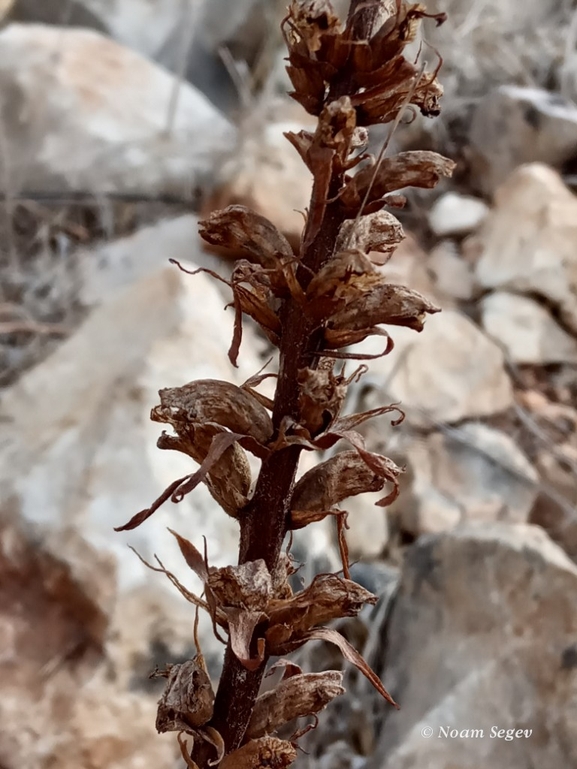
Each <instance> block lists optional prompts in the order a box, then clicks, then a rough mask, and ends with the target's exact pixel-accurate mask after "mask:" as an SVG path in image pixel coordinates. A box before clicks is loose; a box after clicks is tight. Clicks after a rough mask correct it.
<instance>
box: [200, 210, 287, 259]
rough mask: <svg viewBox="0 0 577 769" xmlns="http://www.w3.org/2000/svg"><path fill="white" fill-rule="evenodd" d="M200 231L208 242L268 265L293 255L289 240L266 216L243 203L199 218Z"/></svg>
mask: <svg viewBox="0 0 577 769" xmlns="http://www.w3.org/2000/svg"><path fill="white" fill-rule="evenodd" d="M199 234H200V236H201V237H202V238H203V239H204V240H206V241H207V242H208V243H211V244H212V245H214V246H219V247H221V248H226V249H229V250H231V251H233V252H234V253H236V254H237V255H242V256H244V258H246V259H249V261H252V262H256V263H257V264H260V265H262V266H263V267H267V268H270V267H272V268H274V267H276V266H277V265H278V262H279V259H280V258H281V257H292V256H293V251H292V248H291V247H290V244H289V242H288V240H287V239H286V238H285V236H284V235H282V233H280V232H279V230H277V228H276V227H275V226H274V224H272V222H270V221H269V220H268V219H267V218H266V217H264V216H262V215H261V214H257V213H256V211H252V210H251V209H250V208H247V207H246V206H241V205H232V206H227V207H226V208H223V209H221V210H218V211H214V212H213V213H211V214H210V216H209V217H208V218H207V219H204V220H203V221H200V222H199Z"/></svg>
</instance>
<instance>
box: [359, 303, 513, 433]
mask: <svg viewBox="0 0 577 769" xmlns="http://www.w3.org/2000/svg"><path fill="white" fill-rule="evenodd" d="M390 332H391V336H392V337H393V340H394V342H395V348H394V349H393V351H392V353H390V354H389V355H387V356H385V357H384V358H379V359H378V360H375V361H371V366H370V371H369V374H368V376H367V377H365V378H364V379H363V380H362V383H363V386H364V385H365V384H370V385H372V386H374V387H376V389H377V391H378V392H379V395H378V398H379V402H380V403H381V402H382V401H383V399H384V400H385V401H386V400H389V401H390V402H394V403H399V404H400V406H401V408H402V409H403V410H404V411H405V412H406V415H407V419H408V421H409V423H410V424H412V425H415V426H419V427H431V426H434V425H435V424H437V423H439V422H441V423H444V422H446V423H452V422H459V421H461V420H463V419H472V418H475V417H484V416H489V415H491V414H496V413H499V412H501V411H505V410H506V409H507V408H509V406H511V404H512V402H513V393H512V388H511V382H510V380H509V377H508V376H507V374H506V372H505V369H504V359H503V353H502V352H501V350H500V348H499V347H498V346H497V345H496V344H495V343H494V342H493V341H492V340H490V339H488V338H487V337H486V336H485V335H484V334H483V332H482V331H481V330H480V329H479V328H478V327H477V326H476V325H475V324H474V323H473V322H472V321H470V320H469V319H468V318H466V317H465V316H464V315H462V314H461V313H459V312H457V311H456V310H443V312H441V313H438V314H437V315H433V316H431V317H430V318H428V319H427V321H426V323H425V330H424V331H423V332H422V333H417V332H415V331H412V330H411V329H404V328H391V329H390ZM359 347H361V346H359ZM362 349H364V350H366V351H369V352H372V353H377V352H381V351H382V342H381V345H380V347H379V346H378V345H377V344H376V343H375V342H374V341H373V340H371V343H370V344H367V343H363V344H362Z"/></svg>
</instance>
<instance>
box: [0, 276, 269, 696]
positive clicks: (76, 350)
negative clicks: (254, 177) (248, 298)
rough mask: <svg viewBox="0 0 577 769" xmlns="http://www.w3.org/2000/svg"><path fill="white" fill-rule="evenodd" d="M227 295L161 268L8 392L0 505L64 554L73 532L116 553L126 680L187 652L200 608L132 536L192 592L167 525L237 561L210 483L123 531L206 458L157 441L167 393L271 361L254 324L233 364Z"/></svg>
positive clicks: (208, 641) (113, 647) (118, 660)
mask: <svg viewBox="0 0 577 769" xmlns="http://www.w3.org/2000/svg"><path fill="white" fill-rule="evenodd" d="M190 266H191V265H189V267H190ZM225 303H226V300H225V299H224V298H223V297H222V296H221V294H220V293H219V290H218V289H217V288H216V287H215V281H213V280H212V279H209V278H208V277H207V276H206V275H204V274H200V275H196V276H190V275H185V274H183V273H181V272H180V271H179V270H178V269H177V268H176V267H173V266H168V267H166V268H163V269H160V270H157V271H156V272H155V273H153V274H151V275H149V276H147V277H144V278H143V279H142V280H141V281H140V282H137V283H136V284H134V285H130V286H128V287H127V288H126V289H125V290H124V291H121V292H119V293H118V294H117V295H116V296H114V297H112V298H111V299H110V301H108V302H105V303H103V304H101V305H100V306H99V307H98V308H97V309H95V310H94V311H93V312H92V313H91V314H90V316H89V317H88V319H87V320H86V321H85V323H84V324H83V325H82V326H81V327H80V328H79V329H78V331H77V332H76V333H75V334H74V335H73V336H72V337H70V338H69V339H68V340H67V341H66V342H64V343H63V344H62V345H61V346H60V347H59V348H58V350H57V351H56V352H55V353H53V355H51V356H50V357H49V358H47V359H46V360H45V361H43V362H42V363H41V364H39V365H37V366H36V367H35V368H34V369H32V370H31V371H29V372H28V373H27V374H25V375H24V376H23V377H22V378H21V379H20V380H19V381H18V382H17V383H16V384H15V385H13V386H12V388H10V389H9V390H7V391H5V393H4V394H3V398H2V404H1V413H0V421H1V423H2V442H1V445H0V506H2V507H3V508H5V509H9V510H10V511H12V516H14V517H16V518H17V519H18V520H23V521H25V522H26V523H27V525H28V526H30V527H33V528H34V530H35V531H37V532H38V535H39V536H41V537H42V538H43V540H45V541H46V543H47V547H49V548H50V552H54V553H56V554H59V553H61V552H62V545H61V541H62V539H63V537H64V534H65V532H66V531H68V530H72V531H74V532H76V533H77V534H79V535H80V536H81V537H82V539H83V541H85V542H86V543H87V544H88V545H89V546H90V547H92V548H94V549H95V551H96V552H97V553H101V554H104V555H106V556H107V557H110V558H112V559H113V561H114V564H115V568H116V572H117V581H116V590H117V593H118V598H117V600H116V602H115V605H114V611H113V613H112V615H111V617H110V624H111V628H112V630H111V634H110V639H111V643H110V647H109V649H108V654H109V657H110V659H111V660H112V661H113V663H112V664H113V665H114V669H115V675H116V677H117V678H118V679H119V680H124V681H125V683H127V682H128V681H129V680H130V679H131V676H132V669H133V666H134V661H135V659H137V658H147V657H150V654H151V651H150V650H151V647H152V645H153V644H154V643H155V642H159V643H162V644H163V645H164V646H165V647H166V648H167V649H169V650H171V651H170V652H168V653H183V652H185V651H190V649H191V643H192V637H191V628H192V624H191V623H192V620H193V615H194V611H193V607H192V606H191V605H190V604H188V603H187V602H186V601H185V600H184V598H182V597H181V596H180V595H179V594H178V592H177V591H176V590H175V588H174V587H173V586H171V584H170V583H169V581H168V580H167V579H166V578H165V577H164V576H163V575H162V574H157V573H154V572H152V571H150V570H149V569H147V568H146V567H145V566H144V565H143V564H142V563H141V562H140V561H139V560H138V558H137V557H136V556H135V554H134V553H132V552H131V551H130V550H129V549H128V547H127V545H132V546H133V547H135V548H136V550H137V551H138V552H139V553H141V555H142V556H143V557H144V558H146V559H147V560H149V561H150V560H151V559H152V558H153V556H154V554H158V556H159V557H160V558H161V559H162V561H163V562H164V563H165V564H166V566H167V567H168V568H170V569H171V570H173V571H174V573H175V574H176V575H177V577H178V578H179V579H181V580H182V581H183V583H184V584H186V585H187V586H188V587H190V588H191V589H194V588H196V589H199V587H200V586H199V585H198V583H196V581H195V578H193V577H194V575H192V573H191V571H190V569H189V568H188V567H187V566H186V564H185V563H184V561H183V559H182V557H181V555H180V553H179V551H178V547H177V545H176V542H175V541H173V537H171V536H170V534H169V533H168V532H167V530H166V527H167V526H170V527H172V528H174V529H175V530H176V531H178V532H179V533H180V534H182V535H183V536H185V537H186V536H188V537H189V538H190V539H192V540H193V541H194V542H195V543H196V545H197V546H198V547H202V539H201V537H202V536H203V535H204V536H206V541H207V546H208V554H209V558H210V560H211V562H212V563H214V564H215V565H225V564H228V563H232V562H235V560H236V557H237V555H236V551H237V546H238V543H237V539H238V526H237V524H236V521H234V520H233V519H232V518H230V517H229V516H227V515H226V514H225V513H224V512H223V511H222V510H221V509H220V508H219V507H218V505H217V504H216V502H215V501H214V500H213V498H212V497H211V496H210V494H209V493H208V490H207V489H206V488H205V487H204V486H202V487H201V488H198V489H197V490H195V492H194V493H193V494H192V495H190V496H189V497H186V498H185V499H184V500H183V501H182V503H181V504H180V505H173V504H170V503H167V504H166V505H164V506H163V507H162V508H161V509H160V510H158V511H157V513H155V515H153V516H152V518H151V519H150V520H149V521H147V522H146V523H145V524H143V525H142V526H141V527H140V528H138V529H136V530H135V531H133V532H126V533H115V532H114V531H113V527H115V526H120V525H122V524H124V523H126V521H128V520H129V519H130V518H131V517H132V516H133V515H134V514H135V513H136V512H138V511H139V510H142V509H143V508H146V507H148V506H149V505H150V504H151V503H152V502H153V501H154V500H155V499H156V498H157V497H158V496H159V495H160V493H161V492H162V491H163V490H164V489H165V488H166V487H167V486H168V485H169V484H170V483H172V482H173V481H174V480H175V479H176V478H179V477H181V476H184V475H186V474H187V473H190V472H191V471H192V470H193V469H194V467H195V465H194V463H193V462H192V461H191V460H190V459H188V458H187V457H186V456H184V455H182V454H179V453H178V452H174V451H160V450H158V449H157V448H156V440H157V438H158V436H159V435H160V432H161V429H160V426H159V425H158V424H157V423H153V422H151V421H150V418H149V416H150V409H151V408H152V407H153V406H154V405H156V404H157V403H158V390H159V389H160V388H162V387H171V386H179V385H182V384H184V383H186V382H189V381H191V380H193V379H203V378H215V379H227V380H229V381H233V382H236V383H237V384H240V383H242V382H243V381H244V380H245V379H246V378H247V377H248V376H250V375H251V374H254V373H255V372H256V371H258V369H259V368H260V367H261V365H262V363H261V361H260V358H259V357H258V354H257V350H258V349H259V347H258V344H257V343H256V341H255V339H254V337H253V335H252V332H251V329H250V328H247V329H246V331H245V337H244V341H243V349H242V351H241V352H242V354H241V357H240V359H239V364H240V368H239V369H234V368H233V367H232V366H231V365H230V363H229V362H228V359H227V357H226V351H227V349H228V346H229V344H230V339H231V335H232V322H233V318H232V314H231V312H230V311H229V312H228V313H226V312H225V311H224V305H225ZM201 619H202V624H201V629H202V640H203V642H204V645H205V652H206V653H207V654H208V656H209V657H210V656H214V655H215V654H216V655H219V654H220V651H221V647H220V644H218V643H216V641H214V639H213V638H212V630H211V628H210V621H209V620H208V618H206V617H204V618H201Z"/></svg>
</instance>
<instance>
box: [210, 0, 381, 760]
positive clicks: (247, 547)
mask: <svg viewBox="0 0 577 769" xmlns="http://www.w3.org/2000/svg"><path fill="white" fill-rule="evenodd" d="M357 5H358V2H357V3H355V2H353V3H352V4H351V7H350V10H349V14H353V13H354V12H355V9H356V6H357ZM359 17H360V20H361V23H359V25H358V28H357V29H356V30H355V32H356V35H357V36H358V37H359V38H360V39H362V38H363V37H364V38H365V39H366V38H367V37H368V36H369V34H370V26H371V25H372V19H371V18H369V17H367V16H366V15H364V14H359ZM346 88H347V84H346V83H342V84H337V85H336V87H335V88H334V94H333V95H332V97H331V98H338V97H339V95H340V93H338V92H339V91H341V90H342V91H343V92H344V93H346ZM343 177H344V174H342V175H333V178H332V179H331V184H330V187H329V194H328V199H329V200H332V201H333V202H332V203H329V204H328V205H327V206H326V209H325V212H324V217H323V225H322V227H321V228H320V230H319V232H318V233H317V235H316V237H315V238H314V239H313V241H312V242H311V243H310V245H309V246H308V248H307V249H306V252H305V253H304V254H302V255H301V259H302V264H303V265H304V269H303V267H301V268H300V269H299V274H298V278H299V282H300V283H301V285H302V286H303V288H306V286H307V284H308V282H309V281H310V275H311V274H314V273H316V272H318V270H319V269H320V267H321V266H322V265H323V263H324V262H325V261H326V260H327V259H329V258H330V256H331V255H332V253H333V251H334V248H335V244H336V240H337V235H338V232H339V229H340V227H341V225H342V224H343V222H344V215H343V213H342V208H341V207H340V206H339V204H338V200H337V199H336V198H337V196H338V192H339V190H340V189H341V187H342V184H343ZM322 205H324V201H321V200H316V201H315V200H314V196H313V198H312V199H311V208H310V210H309V213H308V223H310V222H311V221H314V220H315V211H314V207H315V206H317V207H320V206H322ZM307 229H308V227H307V228H305V233H304V235H303V243H306V242H307ZM307 268H308V269H307ZM280 318H281V323H282V327H283V330H284V333H283V338H282V344H281V348H280V366H279V376H278V382H277V389H276V397H275V401H274V409H273V424H274V427H275V429H276V430H278V428H279V426H280V422H281V420H282V419H283V417H285V416H290V417H293V418H294V419H295V420H296V421H297V422H298V421H299V416H300V415H299V413H298V411H299V409H298V394H299V385H298V372H299V370H301V369H304V368H307V367H308V368H315V366H316V359H315V355H314V353H315V352H317V351H318V350H319V349H320V347H321V341H322V336H321V334H320V333H316V334H315V333H313V324H311V321H310V320H309V319H308V318H307V316H306V315H304V313H303V312H302V310H301V308H300V307H298V305H297V304H296V302H295V300H294V299H293V297H288V298H287V299H286V300H285V302H284V305H283V307H282V308H281V311H280ZM300 452H301V449H299V448H298V447H288V448H286V449H284V450H282V451H278V452H275V453H274V454H272V455H271V457H270V459H269V460H265V461H264V462H263V466H262V469H261V472H260V474H259V478H258V482H257V486H256V489H255V493H254V497H253V499H252V500H251V503H250V505H249V508H248V510H247V511H246V514H245V516H244V518H243V519H241V521H240V556H239V563H246V562H248V561H256V560H258V559H259V558H262V559H263V560H264V562H265V563H266V565H267V567H268V569H269V571H270V572H271V573H272V572H273V571H274V570H275V568H276V565H277V561H278V558H279V555H280V552H281V547H282V543H283V540H284V538H285V535H286V533H287V529H288V526H287V521H288V515H289V512H290V508H289V502H290V497H291V494H292V489H293V486H294V481H295V475H296V471H297V467H298V461H299V455H300ZM265 669H266V666H265V665H262V666H261V667H260V668H258V669H257V670H255V671H248V670H246V668H244V667H243V665H242V663H241V662H240V661H239V660H238V658H237V657H236V656H235V655H234V653H233V652H232V649H231V645H230V641H229V643H228V646H227V649H226V654H225V658H224V668H223V671H222V675H221V677H220V682H219V686H218V690H217V693H216V700H215V710H214V716H213V721H212V723H213V726H214V727H215V728H216V729H217V730H218V731H219V732H220V733H221V735H222V737H223V739H224V743H225V745H226V749H227V751H231V750H235V749H236V748H238V747H239V746H240V744H241V742H242V739H243V737H244V734H245V732H246V728H247V726H248V722H249V720H250V716H251V713H252V711H253V708H254V703H255V701H256V698H257V696H258V692H259V689H260V685H261V681H262V678H263V675H264V672H265Z"/></svg>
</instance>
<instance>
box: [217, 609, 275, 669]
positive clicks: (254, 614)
mask: <svg viewBox="0 0 577 769" xmlns="http://www.w3.org/2000/svg"><path fill="white" fill-rule="evenodd" d="M224 612H225V614H226V617H227V620H228V632H229V635H230V645H231V648H232V650H233V652H234V654H235V656H236V657H237V659H238V660H240V662H241V663H242V664H243V665H244V667H245V668H246V669H247V670H256V669H257V668H259V667H260V666H261V665H262V663H263V662H264V659H265V640H264V638H257V641H256V656H255V657H253V656H251V648H252V647H253V635H254V631H255V629H256V628H257V626H258V625H259V624H260V623H261V622H263V621H264V620H266V619H267V615H266V614H265V613H264V612H261V611H250V610H248V609H237V608H229V607H226V608H225V609H224Z"/></svg>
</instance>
